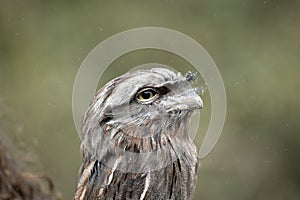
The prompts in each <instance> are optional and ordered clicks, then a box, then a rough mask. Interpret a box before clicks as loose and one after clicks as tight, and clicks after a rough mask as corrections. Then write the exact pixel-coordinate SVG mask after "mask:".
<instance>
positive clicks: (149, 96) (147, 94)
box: [136, 88, 158, 103]
mask: <svg viewBox="0 0 300 200" xmlns="http://www.w3.org/2000/svg"><path fill="white" fill-rule="evenodd" d="M157 97H158V93H157V91H155V90H154V89H152V88H145V89H143V90H141V91H139V92H138V93H137V95H136V99H137V100H138V101H139V102H141V103H149V102H150V101H153V100H154V99H155V98H157Z"/></svg>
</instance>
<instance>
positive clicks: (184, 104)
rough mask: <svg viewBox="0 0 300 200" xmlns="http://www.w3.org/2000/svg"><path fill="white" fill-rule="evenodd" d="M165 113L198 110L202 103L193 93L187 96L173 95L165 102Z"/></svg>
mask: <svg viewBox="0 0 300 200" xmlns="http://www.w3.org/2000/svg"><path fill="white" fill-rule="evenodd" d="M167 105H168V106H167V112H174V111H182V110H189V111H192V110H198V109H202V108H203V101H202V99H201V97H200V96H199V95H197V94H196V93H195V92H193V93H190V94H189V95H186V94H185V95H180V94H179V95H174V96H172V97H169V99H168V100H167Z"/></svg>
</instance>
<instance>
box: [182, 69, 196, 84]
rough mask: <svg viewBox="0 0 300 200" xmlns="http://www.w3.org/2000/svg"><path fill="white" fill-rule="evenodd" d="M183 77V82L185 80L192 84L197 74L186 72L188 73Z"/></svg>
mask: <svg viewBox="0 0 300 200" xmlns="http://www.w3.org/2000/svg"><path fill="white" fill-rule="evenodd" d="M184 77H185V80H187V81H188V82H192V81H194V80H196V79H197V77H198V73H197V72H196V73H193V72H191V71H188V72H187V73H186V74H185V75H184Z"/></svg>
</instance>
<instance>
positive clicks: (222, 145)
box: [0, 0, 300, 200]
mask: <svg viewBox="0 0 300 200" xmlns="http://www.w3.org/2000/svg"><path fill="white" fill-rule="evenodd" d="M145 26H156V27H165V28H170V29H174V30H177V31H180V32H182V33H185V34H187V35H189V36H190V37H192V38H194V39H195V40H197V41H198V42H199V43H200V44H201V45H203V47H204V48H205V49H206V50H207V51H208V53H209V54H210V55H211V57H212V58H213V59H214V61H215V62H216V64H217V66H218V67H219V70H220V72H221V74H222V76H223V79H224V83H225V87H226V92H227V100H228V108H227V109H228V112H227V119H226V123H225V127H224V130H223V134H222V136H221V138H220V140H219V142H218V144H217V146H216V147H215V149H214V151H213V152H212V153H211V154H210V155H209V156H208V157H207V158H205V159H204V160H203V161H202V165H201V168H200V170H199V181H198V185H197V191H196V196H195V198H194V199H202V200H205V199H207V200H217V199H219V200H229V199H230V200H232V199H241V200H246V199H249V200H250V199H251V200H252V199H256V200H266V199H272V200H277V199H278V200H279V199H288V200H294V199H295V200H296V199H297V200H298V199H300V159H299V152H300V132H299V131H300V123H299V122H298V121H299V119H300V106H299V103H300V95H299V93H298V92H297V91H298V89H299V87H300V81H299V76H300V36H299V35H300V1H299V0H289V1H284V0H273V1H271V0H265V1H264V0H227V1H224V0H211V1H202V0H199V1H197V0H186V1H176V0H152V1H141V0H139V1H138V0H134V1H133V0H127V1H124V0H123V1H122V0H119V1H115V0H111V1H99V0H98V1H95V0H93V1H62V0H52V1H50V0H49V1H33V0H27V1H21V0H2V1H1V2H0V99H1V101H0V104H1V105H4V106H1V110H0V115H1V116H2V117H1V118H0V120H1V121H0V128H1V129H4V130H5V131H6V132H7V133H9V135H10V137H11V138H12V140H13V142H14V143H15V144H16V146H17V147H18V149H20V151H23V152H27V153H29V155H31V156H29V157H34V160H35V163H36V166H33V168H37V170H38V171H40V172H41V173H45V174H48V175H49V176H50V177H52V178H53V179H54V182H55V185H56V189H57V190H58V191H60V192H61V193H62V197H63V199H71V198H72V195H73V191H74V189H75V186H76V181H77V173H78V169H79V166H80V163H81V154H80V151H79V145H80V139H79V137H78V135H77V133H76V130H75V127H74V123H73V118H72V111H71V98H72V87H73V82H74V80H75V76H76V72H77V70H78V68H79V66H80V64H81V62H82V61H83V59H84V58H85V57H86V56H87V54H88V53H89V52H90V51H91V50H92V49H93V48H94V47H95V46H96V45H97V44H98V43H99V42H101V41H103V40H105V39H106V38H108V37H109V36H112V35H113V34H116V33H119V32H121V31H124V30H127V29H131V28H136V27H145ZM146 62H159V63H163V64H166V65H169V66H174V67H175V68H179V69H180V66H182V67H183V68H182V71H184V70H185V69H184V68H185V67H187V68H188V67H189V66H188V64H187V63H186V62H185V61H183V60H182V59H180V58H178V56H175V55H171V54H168V53H166V52H160V51H154V50H145V51H141V52H133V53H130V54H128V55H125V56H123V57H122V58H120V59H118V60H116V62H114V63H113V64H112V66H111V68H110V69H113V70H108V71H107V73H106V74H105V77H104V78H103V80H101V81H102V82H101V83H99V85H101V84H103V83H104V82H106V81H108V80H110V79H111V78H112V77H115V76H118V75H120V74H122V73H123V72H125V71H127V70H128V69H129V68H130V67H134V66H136V65H139V64H142V63H146ZM116 69H117V70H116ZM206 98H207V97H206ZM204 112H205V111H204ZM206 118H207V119H208V117H206ZM206 118H205V117H204V119H206ZM204 121H206V120H204ZM197 138H198V137H197ZM196 143H197V144H198V147H199V145H200V144H201V141H200V139H196Z"/></svg>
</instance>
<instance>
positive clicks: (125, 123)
mask: <svg viewBox="0 0 300 200" xmlns="http://www.w3.org/2000/svg"><path fill="white" fill-rule="evenodd" d="M115 81H116V83H115V87H114V89H113V90H112V92H111V94H110V96H109V97H108V98H107V99H106V100H105V101H106V102H105V103H104V106H103V103H102V106H101V108H100V109H104V110H105V111H104V112H103V116H105V117H104V118H103V119H104V121H105V122H106V123H107V124H108V125H111V126H119V127H121V128H122V129H127V128H126V127H129V128H130V129H131V131H130V132H133V131H132V130H133V129H135V128H133V127H144V128H148V129H151V128H152V129H153V126H156V127H160V128H163V127H169V125H170V124H174V123H176V122H177V123H178V122H179V121H182V120H186V118H189V117H190V115H191V114H192V113H193V112H194V111H195V110H197V109H200V108H202V107H203V102H202V100H201V98H200V96H199V95H197V94H196V93H195V90H194V89H193V88H192V87H191V84H190V82H189V80H188V79H187V77H184V76H182V74H180V73H175V72H173V71H171V70H169V69H164V68H154V69H150V70H139V71H134V72H129V73H127V74H125V75H123V76H121V77H119V78H117V79H116V80H115ZM120 82H122V84H118V83H120ZM100 93H101V92H100ZM101 95H102V94H101ZM107 119H109V120H107ZM156 123H159V125H158V124H156ZM145 132H148V131H145ZM135 135H136V133H135ZM140 136H141V137H145V136H146V135H143V134H142V135H140Z"/></svg>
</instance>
